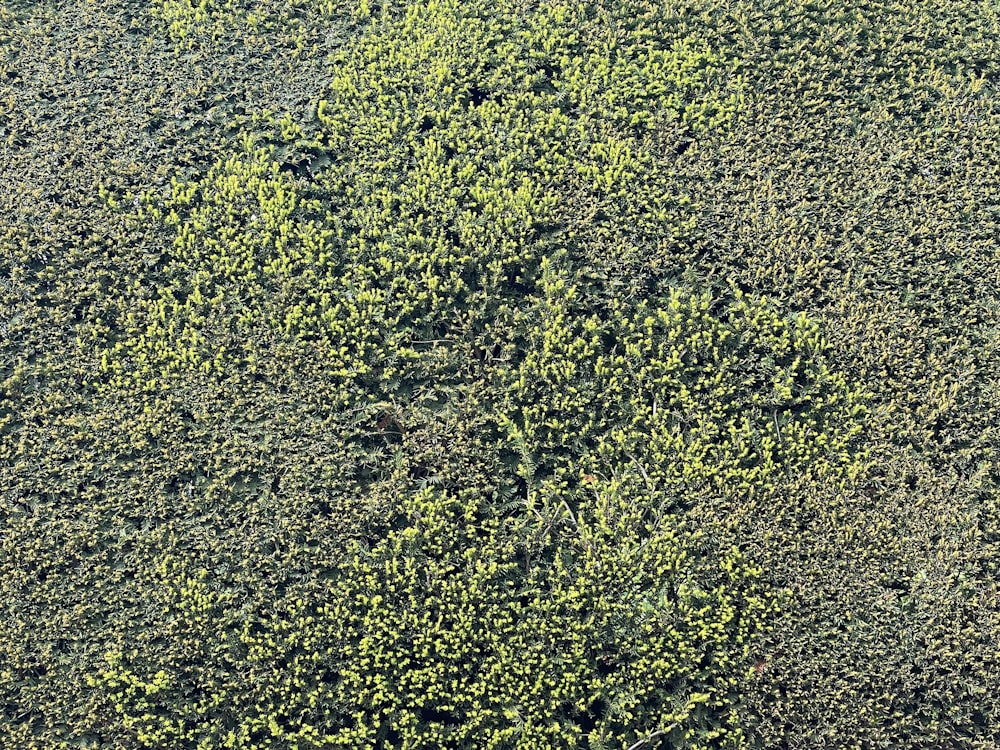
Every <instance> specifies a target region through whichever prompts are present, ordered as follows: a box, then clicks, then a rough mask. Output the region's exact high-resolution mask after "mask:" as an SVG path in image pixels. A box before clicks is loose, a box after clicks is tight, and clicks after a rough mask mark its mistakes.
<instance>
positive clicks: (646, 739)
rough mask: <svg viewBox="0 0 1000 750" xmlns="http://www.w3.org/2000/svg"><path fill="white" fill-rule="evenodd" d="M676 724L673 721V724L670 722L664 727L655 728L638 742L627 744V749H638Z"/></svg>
mask: <svg viewBox="0 0 1000 750" xmlns="http://www.w3.org/2000/svg"><path fill="white" fill-rule="evenodd" d="M676 726H677V722H676V721H675V722H674V723H673V724H671V725H670V726H669V727H667V728H666V729H657V730H656V731H655V732H653V733H652V734H650V735H647V736H645V737H643V738H642V739H641V740H639V741H638V742H634V743H633V744H631V745H629V747H628V750H639V748H641V747H645V746H646V744H647V743H649V742H652V741H653V740H655V739H656V738H657V737H662V736H663V735H665V734H666V733H667V732H669V731H670V730H672V729H674V728H675V727H676Z"/></svg>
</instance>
